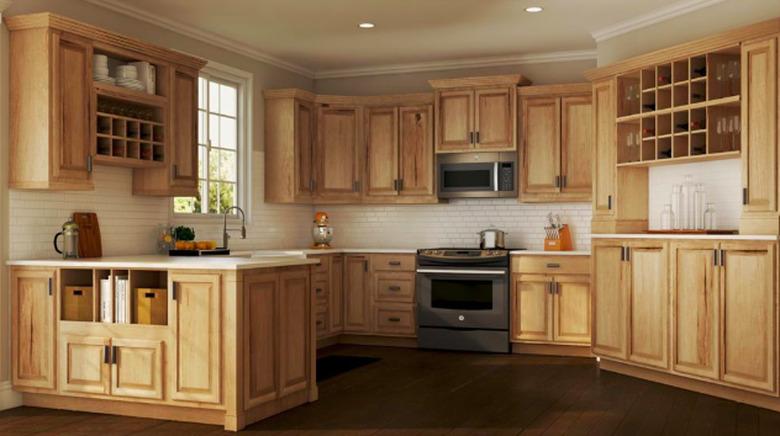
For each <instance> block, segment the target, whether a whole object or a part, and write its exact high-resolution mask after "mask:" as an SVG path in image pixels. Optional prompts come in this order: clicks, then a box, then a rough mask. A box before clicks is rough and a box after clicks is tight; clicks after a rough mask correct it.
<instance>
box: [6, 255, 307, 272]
mask: <svg viewBox="0 0 780 436" xmlns="http://www.w3.org/2000/svg"><path fill="white" fill-rule="evenodd" d="M318 263H320V261H319V259H311V258H303V257H293V256H284V257H282V256H276V257H241V256H193V257H176V256H165V255H161V254H149V255H135V256H108V257H99V258H89V259H32V260H9V261H8V262H7V263H6V264H7V265H9V266H31V267H49V268H106V269H110V268H113V269H120V268H121V269H166V270H176V269H197V270H228V271H237V270H246V269H256V268H275V267H285V266H298V265H312V264H318Z"/></svg>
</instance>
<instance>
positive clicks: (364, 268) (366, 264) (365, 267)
mask: <svg viewBox="0 0 780 436" xmlns="http://www.w3.org/2000/svg"><path fill="white" fill-rule="evenodd" d="M363 262H364V263H363V271H365V272H368V259H366V260H364V261H363Z"/></svg>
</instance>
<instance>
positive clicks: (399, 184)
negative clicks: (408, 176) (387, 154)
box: [398, 179, 404, 191]
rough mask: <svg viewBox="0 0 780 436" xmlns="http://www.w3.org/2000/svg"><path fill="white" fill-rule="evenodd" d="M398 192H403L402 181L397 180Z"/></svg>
mask: <svg viewBox="0 0 780 436" xmlns="http://www.w3.org/2000/svg"><path fill="white" fill-rule="evenodd" d="M398 190H399V191H403V190H404V179H398Z"/></svg>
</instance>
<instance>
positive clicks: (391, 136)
mask: <svg viewBox="0 0 780 436" xmlns="http://www.w3.org/2000/svg"><path fill="white" fill-rule="evenodd" d="M432 118H433V108H432V107H431V106H430V105H425V106H415V107H409V106H407V107H369V108H366V109H365V135H366V139H365V143H366V174H365V180H366V189H365V197H364V201H369V202H370V201H372V200H374V199H375V198H377V197H378V198H380V199H381V198H382V197H387V196H391V197H395V198H396V199H397V200H396V201H399V200H401V199H402V198H405V197H409V196H414V197H417V196H421V195H422V196H428V197H430V198H429V200H430V201H434V202H435V201H436V199H435V197H433V195H434V192H433V191H434V188H433V183H434V177H433V172H434V164H433V128H432Z"/></svg>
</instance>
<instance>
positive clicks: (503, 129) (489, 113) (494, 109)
mask: <svg viewBox="0 0 780 436" xmlns="http://www.w3.org/2000/svg"><path fill="white" fill-rule="evenodd" d="M516 94H517V92H516V91H515V88H514V87H512V88H495V89H478V90H477V91H475V93H474V96H475V108H476V112H475V114H474V124H475V126H474V129H475V131H476V132H475V134H476V138H475V143H476V147H477V148H478V149H482V150H515V148H516V147H515V126H516V125H517V121H516V120H515V98H516V97H515V96H516Z"/></svg>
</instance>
